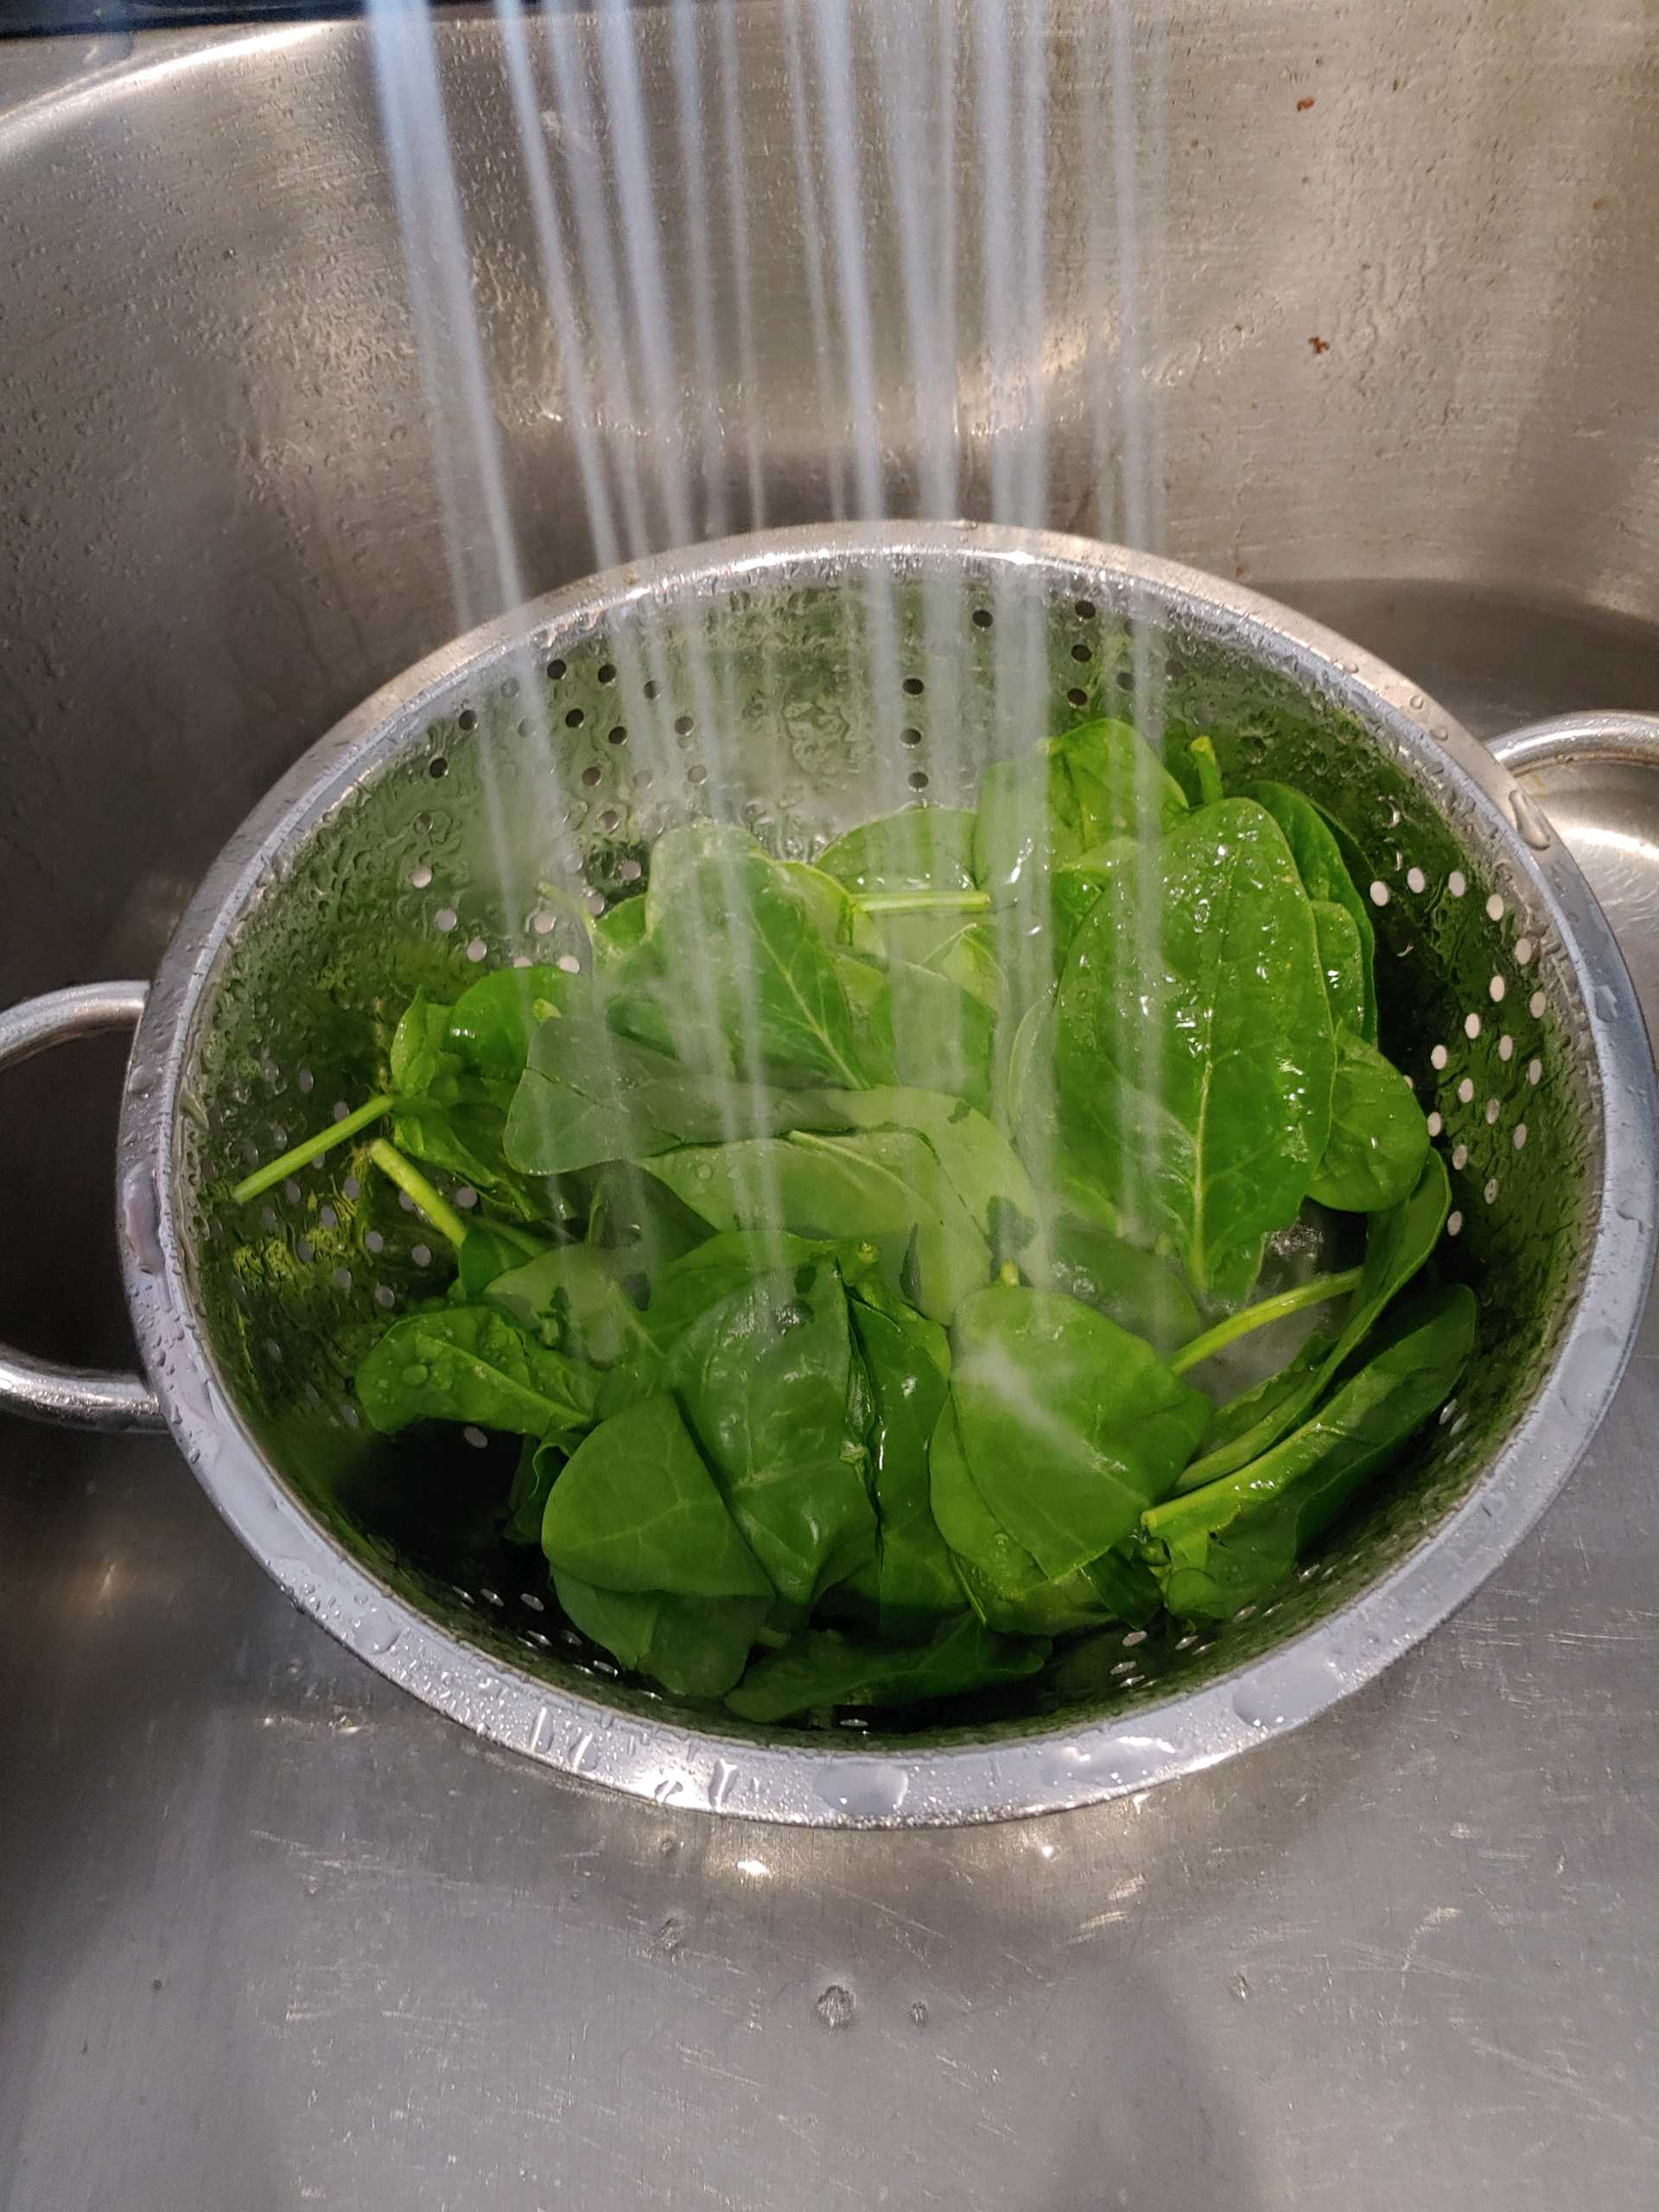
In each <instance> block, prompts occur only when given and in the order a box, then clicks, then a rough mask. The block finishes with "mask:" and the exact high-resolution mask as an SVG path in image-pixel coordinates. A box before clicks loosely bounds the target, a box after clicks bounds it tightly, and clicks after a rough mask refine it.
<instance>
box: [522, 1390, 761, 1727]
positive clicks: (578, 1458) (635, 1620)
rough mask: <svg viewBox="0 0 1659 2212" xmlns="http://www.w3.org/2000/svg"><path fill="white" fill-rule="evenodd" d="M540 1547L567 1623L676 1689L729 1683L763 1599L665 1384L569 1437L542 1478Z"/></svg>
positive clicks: (705, 1692) (697, 1692) (707, 1693)
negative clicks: (558, 1464)
mask: <svg viewBox="0 0 1659 2212" xmlns="http://www.w3.org/2000/svg"><path fill="white" fill-rule="evenodd" d="M542 1548H543V1551H544V1552H545V1554H546V1555H547V1560H548V1564H549V1567H550V1568H551V1570H552V1575H553V1587H554V1590H555V1592H556V1594H557V1596H558V1600H559V1603H560V1605H563V1608H564V1610H565V1611H566V1613H567V1614H568V1615H569V1618H571V1620H572V1621H574V1622H575V1625H576V1626H577V1627H578V1628H579V1629H581V1630H582V1631H583V1633H584V1634H586V1635H588V1636H591V1637H593V1638H594V1641H595V1642H596V1643H602V1644H603V1645H604V1646H605V1648H606V1649H607V1650H609V1651H611V1652H612V1653H613V1654H614V1656H616V1657H617V1658H618V1659H620V1661H621V1662H622V1664H623V1665H624V1666H626V1667H632V1668H634V1669H638V1670H639V1672H640V1673H643V1674H649V1675H652V1676H654V1677H655V1679H656V1680H657V1681H660V1682H661V1683H662V1684H663V1686H664V1688H666V1689H669V1690H671V1691H672V1692H673V1693H674V1694H676V1695H677V1696H682V1697H719V1696H721V1694H723V1693H724V1692H725V1691H727V1690H728V1689H730V1688H732V1686H733V1684H734V1682H736V1681H737V1680H738V1678H739V1676H740V1675H741V1673H742V1671H743V1667H744V1663H745V1662H746V1660H747V1656H748V1652H749V1647H750V1645H751V1644H752V1643H753V1641H754V1638H755V1637H756V1635H757V1634H758V1633H759V1631H760V1628H761V1626H762V1624H764V1622H765V1620H766V1616H767V1614H768V1613H769V1612H770V1611H771V1610H772V1605H773V1603H774V1592H773V1591H772V1585H771V1583H770V1582H769V1581H768V1580H767V1578H766V1574H765V1573H764V1572H763V1570H762V1568H761V1567H760V1563H759V1561H758V1560H756V1559H755V1557H754V1554H753V1553H752V1552H751V1551H750V1549H749V1548H748V1546H747V1544H746V1543H745V1542H744V1541H743V1538H742V1536H741V1535H740V1533H739V1531H738V1529H737V1526H736V1524H735V1522H734V1520H733V1517H732V1516H731V1514H730V1512H729V1511H728V1509H727V1507H726V1505H725V1503H724V1502H723V1500H722V1499H721V1494H720V1491H719V1488H718V1486H717V1484H715V1479H714V1478H713V1476H712V1475H711V1474H710V1473H709V1470H708V1468H707V1467H706V1466H705V1465H704V1464H703V1461H702V1455H701V1454H700V1453H699V1452H698V1450H697V1447H696V1444H695V1443H694V1442H693V1441H692V1439H691V1436H690V1433H689V1431H688V1430H687V1427H686V1425H685V1422H684V1421H683V1418H682V1416H681V1414H680V1411H679V1409H678V1408H677V1406H676V1405H675V1403H674V1401H673V1400H672V1399H671V1398H670V1397H667V1396H665V1395H658V1396H656V1397H652V1398H648V1399H645V1400H644V1401H642V1402H640V1403H639V1404H638V1405H635V1406H632V1407H629V1408H626V1410H625V1411H623V1412H621V1413H618V1414H613V1415H612V1416H611V1418H610V1419H609V1420H607V1421H602V1422H601V1424H600V1426H599V1427H597V1428H596V1429H595V1430H594V1432H593V1433H592V1435H591V1436H589V1437H588V1438H587V1439H586V1440H584V1441H583V1442H582V1444H581V1445H579V1446H577V1448H576V1450H575V1452H573V1453H572V1454H571V1456H570V1459H569V1464H568V1465H566V1466H565V1467H564V1468H563V1470H562V1471H560V1472H559V1474H558V1476H557V1478H556V1481H555V1482H554V1483H553V1485H552V1490H551V1494H550V1497H549V1498H548V1501H547V1505H546V1509H545V1511H544V1513H543V1519H542Z"/></svg>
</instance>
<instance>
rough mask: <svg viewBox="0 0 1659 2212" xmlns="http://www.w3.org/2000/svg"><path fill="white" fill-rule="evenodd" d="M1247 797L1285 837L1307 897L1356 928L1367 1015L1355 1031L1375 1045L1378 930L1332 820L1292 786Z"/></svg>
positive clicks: (1260, 787) (1262, 786)
mask: <svg viewBox="0 0 1659 2212" xmlns="http://www.w3.org/2000/svg"><path fill="white" fill-rule="evenodd" d="M1244 796H1245V797H1246V798H1252V799H1254V800H1255V803H1256V804H1257V805H1258V806H1264V807H1265V808H1266V809H1267V810H1268V813H1269V814H1270V815H1272V817H1273V818H1274V821H1275V822H1276V823H1278V824H1279V827H1280V828H1281V829H1282V830H1283V831H1284V833H1285V841H1286V842H1287V844H1288V845H1289V847H1290V849H1291V852H1292V853H1293V855H1294V857H1295V861H1296V868H1297V873H1298V874H1300V877H1301V880H1302V885H1303V887H1304V889H1305V890H1306V893H1307V895H1308V897H1309V898H1310V899H1320V900H1328V901H1330V902H1331V903H1332V905H1334V906H1340V907H1341V908H1342V909H1343V911H1344V913H1346V915H1347V916H1348V918H1349V919H1350V920H1351V922H1352V923H1353V925H1354V931H1355V934H1356V936H1357V938H1358V939H1359V945H1360V988H1361V992H1362V994H1363V1015H1362V1018H1361V1020H1358V1021H1357V1022H1355V1023H1354V1024H1353V1025H1352V1027H1355V1028H1356V1029H1357V1031H1358V1033H1359V1034H1360V1035H1361V1036H1362V1037H1363V1038H1364V1039H1365V1040H1366V1042H1367V1043H1368V1044H1371V1045H1375V1044H1376V929H1375V927H1374V926H1373V925H1372V921H1371V912H1370V906H1368V905H1367V903H1366V900H1365V897H1364V894H1363V892H1362V891H1361V890H1360V887H1359V886H1358V884H1357V882H1356V881H1355V880H1354V877H1353V874H1352V873H1351V870H1350V868H1349V866H1348V863H1347V861H1346V859H1345V858H1344V854H1343V849H1342V845H1341V842H1339V840H1338V835H1337V832H1336V830H1335V829H1333V827H1332V823H1331V821H1330V819H1329V817H1327V816H1326V815H1325V814H1324V813H1323V812H1321V810H1319V808H1318V807H1317V806H1315V805H1314V804H1313V800H1312V799H1310V798H1304V796H1303V795H1302V793H1301V792H1300V791H1294V790H1292V788H1291V786H1290V785H1288V784H1277V783H1256V784H1251V785H1249V786H1248V787H1247V789H1246V791H1245V792H1244Z"/></svg>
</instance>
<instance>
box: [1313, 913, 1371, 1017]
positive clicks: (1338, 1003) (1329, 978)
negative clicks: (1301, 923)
mask: <svg viewBox="0 0 1659 2212" xmlns="http://www.w3.org/2000/svg"><path fill="white" fill-rule="evenodd" d="M1310 904H1311V905H1312V906H1313V927H1314V930H1315V931H1316V932H1317V934H1318V937H1319V967H1320V969H1321V970H1322V972H1323V974H1324V976H1325V998H1326V1000H1327V1001H1329V1004H1330V1007H1331V1020H1332V1026H1333V1027H1335V1028H1337V1029H1344V1028H1345V1029H1348V1030H1351V1032H1352V1033H1353V1034H1354V1035H1355V1036H1356V1037H1363V1036H1364V1035H1365V1033H1366V1030H1367V1027H1368V1024H1369V1023H1370V1008H1369V1004H1368V1000H1367V995H1366V983H1365V976H1366V967H1365V956H1364V949H1363V946H1362V944H1360V938H1359V931H1357V929H1356V928H1355V927H1354V918H1353V916H1352V915H1351V913H1349V912H1348V911H1347V909H1346V908H1345V907H1343V906H1337V905H1336V904H1335V903H1334V901H1332V899H1313V900H1311V901H1310Z"/></svg>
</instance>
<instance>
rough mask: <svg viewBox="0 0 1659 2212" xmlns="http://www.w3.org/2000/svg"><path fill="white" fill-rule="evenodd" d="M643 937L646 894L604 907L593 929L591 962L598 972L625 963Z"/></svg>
mask: <svg viewBox="0 0 1659 2212" xmlns="http://www.w3.org/2000/svg"><path fill="white" fill-rule="evenodd" d="M644 936H645V893H643V892H641V893H639V894H638V895H637V896H636V897H634V898H632V899H620V900H619V901H618V903H617V904H616V905H615V906H607V908H606V909H605V912H603V913H602V914H601V916H600V918H599V919H598V920H597V921H596V922H595V923H594V926H593V944H594V960H595V961H596V962H597V963H598V964H599V966H600V968H601V969H612V968H614V967H616V966H617V965H618V963H620V962H621V961H622V960H625V959H626V957H627V956H628V954H629V953H631V952H632V950H633V949H634V947H635V945H637V944H639V941H640V939H641V938H643V937H644Z"/></svg>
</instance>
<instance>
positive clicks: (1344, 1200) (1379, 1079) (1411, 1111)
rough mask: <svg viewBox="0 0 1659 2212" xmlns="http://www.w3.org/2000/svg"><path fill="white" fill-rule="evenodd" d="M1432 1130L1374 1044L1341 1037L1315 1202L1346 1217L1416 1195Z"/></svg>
mask: <svg viewBox="0 0 1659 2212" xmlns="http://www.w3.org/2000/svg"><path fill="white" fill-rule="evenodd" d="M1427 1151H1428V1124H1427V1122H1426V1121H1425V1120H1424V1119H1423V1109H1422V1108H1421V1106H1420V1105H1419V1104H1418V1103H1417V1101H1416V1099H1415V1098H1414V1096H1413V1095H1412V1090H1411V1086H1410V1084H1408V1082H1407V1081H1406V1078H1405V1077H1404V1076H1402V1074H1401V1072H1400V1071H1399V1069H1398V1068H1396V1067H1395V1065H1393V1064H1392V1062H1391V1061H1389V1060H1385V1059H1384V1058H1383V1055H1382V1053H1381V1052H1378V1051H1377V1049H1376V1046H1375V1045H1368V1044H1367V1043H1366V1042H1365V1040H1364V1039H1363V1037H1357V1036H1355V1035H1354V1033H1352V1031H1351V1030H1347V1029H1342V1028H1339V1029H1338V1031H1337V1072H1336V1078H1335V1081H1334V1082H1333V1084H1332V1090H1331V1134H1330V1135H1329V1137H1328V1138H1327V1139H1326V1140H1325V1151H1324V1154H1322V1155H1321V1157H1320V1160H1319V1170H1318V1173H1316V1174H1315V1175H1314V1178H1313V1181H1312V1183H1311V1184H1310V1185H1308V1196H1309V1197H1310V1198H1313V1199H1316V1200H1317V1201H1318V1203H1319V1205H1322V1206H1332V1207H1335V1208H1336V1209H1337V1210H1338V1211H1341V1212H1345V1213H1382V1212H1383V1211H1385V1210H1386V1209H1387V1208H1388V1207H1389V1206H1392V1205H1399V1204H1400V1203H1401V1201H1402V1199H1404V1198H1408V1197H1409V1196H1410V1194H1411V1192H1412V1191H1413V1190H1414V1188H1415V1187H1416V1183H1417V1179H1418V1177H1419V1175H1421V1173H1422V1166H1423V1160H1424V1157H1425V1155H1426V1154H1427Z"/></svg>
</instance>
